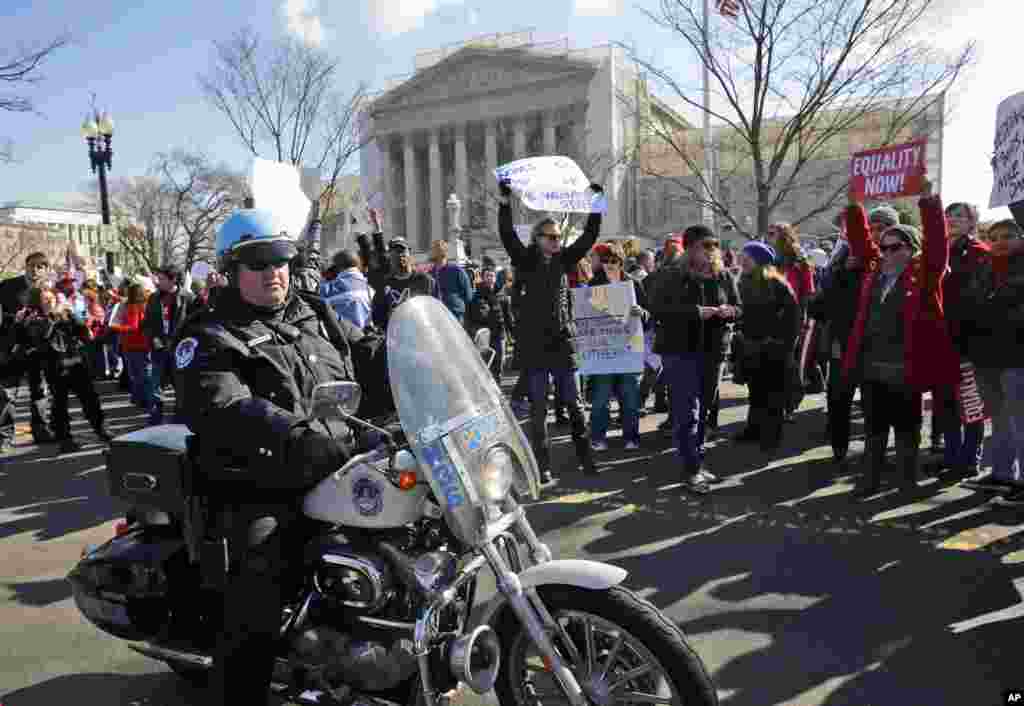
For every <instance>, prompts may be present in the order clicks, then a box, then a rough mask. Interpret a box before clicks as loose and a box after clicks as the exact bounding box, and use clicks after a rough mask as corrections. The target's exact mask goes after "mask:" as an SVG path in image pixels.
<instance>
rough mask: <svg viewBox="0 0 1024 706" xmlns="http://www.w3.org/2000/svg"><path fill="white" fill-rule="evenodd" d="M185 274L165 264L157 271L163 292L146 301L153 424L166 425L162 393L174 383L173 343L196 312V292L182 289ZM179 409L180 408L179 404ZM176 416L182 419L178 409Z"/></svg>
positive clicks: (151, 422) (143, 327)
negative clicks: (194, 311)
mask: <svg viewBox="0 0 1024 706" xmlns="http://www.w3.org/2000/svg"><path fill="white" fill-rule="evenodd" d="M182 277H183V275H182V272H181V270H180V269H178V268H177V267H175V266H173V265H165V266H164V267H161V268H160V269H158V270H157V272H156V286H157V289H158V290H159V293H158V294H157V295H155V296H152V297H150V298H149V299H148V300H147V302H146V315H145V318H144V319H143V321H142V331H143V333H145V334H146V336H148V337H149V340H150V346H151V352H150V356H151V358H152V362H153V381H154V387H155V390H156V398H155V399H154V400H153V406H152V408H151V409H150V410H149V423H150V424H163V418H164V403H163V395H162V393H161V390H162V388H163V387H164V386H166V385H169V384H172V382H173V374H174V356H173V354H172V350H171V344H172V342H173V341H174V339H175V338H176V337H177V335H178V332H179V331H180V330H181V326H182V324H184V323H185V319H186V318H187V317H188V315H189V314H190V313H191V312H192V310H193V302H192V293H191V292H187V291H185V290H184V288H183V287H182V286H181V283H182ZM175 405H176V406H179V405H178V403H177V402H175ZM175 417H176V418H177V417H178V413H177V410H175Z"/></svg>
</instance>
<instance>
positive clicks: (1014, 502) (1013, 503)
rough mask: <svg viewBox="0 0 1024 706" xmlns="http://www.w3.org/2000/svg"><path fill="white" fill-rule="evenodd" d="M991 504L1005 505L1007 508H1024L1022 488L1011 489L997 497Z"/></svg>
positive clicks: (1023, 491) (1023, 489) (1017, 486)
mask: <svg viewBox="0 0 1024 706" xmlns="http://www.w3.org/2000/svg"><path fill="white" fill-rule="evenodd" d="M992 502H993V503H994V504H996V505H1006V506H1008V507H1021V506H1024V487H1021V486H1019V485H1016V486H1014V487H1013V490H1009V491H1007V492H1005V493H1003V494H1002V495H997V496H996V497H995V498H993V499H992Z"/></svg>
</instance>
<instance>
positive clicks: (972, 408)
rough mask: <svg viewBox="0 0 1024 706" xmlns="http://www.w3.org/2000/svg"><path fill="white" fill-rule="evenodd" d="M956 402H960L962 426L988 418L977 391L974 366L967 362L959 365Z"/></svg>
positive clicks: (983, 403)
mask: <svg viewBox="0 0 1024 706" xmlns="http://www.w3.org/2000/svg"><path fill="white" fill-rule="evenodd" d="M957 400H958V401H959V402H960V419H961V421H962V422H963V423H964V424H973V423H974V422H981V421H984V420H986V419H988V418H989V415H988V412H987V411H986V410H985V401H984V400H982V399H981V392H980V391H979V390H978V380H977V377H976V375H975V372H974V366H973V365H972V364H970V363H967V362H961V363H960V385H959V386H958V388H957Z"/></svg>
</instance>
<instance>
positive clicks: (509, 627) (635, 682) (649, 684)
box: [494, 586, 718, 706]
mask: <svg viewBox="0 0 1024 706" xmlns="http://www.w3.org/2000/svg"><path fill="white" fill-rule="evenodd" d="M537 592H538V594H539V595H540V598H541V600H542V601H543V602H544V605H545V606H547V609H548V611H549V612H550V613H551V615H552V617H554V619H555V622H557V623H558V626H559V630H558V635H557V636H556V638H555V645H556V647H557V649H558V651H559V653H560V654H561V655H562V658H563V659H564V660H566V662H567V664H568V666H569V667H570V668H571V669H572V671H573V673H574V674H575V675H576V679H577V681H578V682H579V683H580V686H581V687H582V688H583V692H584V694H586V696H587V699H588V700H589V702H590V703H591V704H593V706H633V705H635V706H639V705H641V704H642V705H648V704H650V705H654V706H714V705H715V704H717V703H718V696H717V694H716V692H715V688H714V686H713V685H712V683H711V679H710V678H709V677H708V675H707V671H706V670H705V669H704V665H703V664H702V663H701V661H700V658H699V657H698V656H697V654H696V653H695V652H694V651H693V650H692V649H691V648H690V646H689V645H688V644H687V643H686V638H685V636H684V635H683V632H682V630H680V629H679V628H678V626H676V625H675V624H673V623H672V622H670V621H669V620H668V619H667V618H666V617H665V616H664V615H663V614H662V613H661V612H660V611H659V610H658V609H657V608H655V607H654V605H652V604H651V603H649V602H648V601H645V600H643V599H642V598H640V597H639V596H637V595H636V594H635V593H633V592H632V591H630V590H628V589H625V588H622V587H618V586H616V587H613V588H610V589H607V590H604V591H591V590H587V589H582V588H575V587H571V586H541V587H539V588H538V589H537ZM494 627H495V629H496V630H497V631H498V634H499V636H500V638H501V642H502V651H503V655H502V659H501V669H500V671H499V674H498V682H497V684H496V685H495V693H496V695H497V697H498V700H499V701H500V702H501V706H568V705H569V700H568V698H567V697H566V695H565V694H564V692H563V691H562V688H561V686H560V685H559V683H558V681H557V680H556V679H555V677H554V675H553V674H552V673H551V672H550V671H548V670H547V669H546V668H545V666H544V662H543V660H542V659H541V657H540V654H539V652H538V650H537V648H536V646H535V645H534V644H533V641H532V640H530V638H529V636H528V635H527V633H526V631H525V629H523V627H522V626H521V625H520V624H519V621H518V620H517V619H516V617H515V615H514V614H513V613H512V611H511V610H504V611H502V614H501V616H500V618H499V621H498V624H497V625H496V626H494Z"/></svg>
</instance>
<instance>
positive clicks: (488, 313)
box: [466, 270, 511, 385]
mask: <svg viewBox="0 0 1024 706" xmlns="http://www.w3.org/2000/svg"><path fill="white" fill-rule="evenodd" d="M497 279H498V277H497V274H496V273H495V272H494V270H484V271H483V274H482V275H481V280H480V286H479V287H477V290H476V294H474V295H473V299H472V301H470V303H469V310H468V312H467V318H466V327H467V330H468V331H469V335H470V336H476V333H477V332H478V331H480V330H481V329H486V330H487V331H489V332H490V336H491V344H490V345H491V348H492V349H493V350H494V360H492V361H491V373H492V374H493V375H494V379H495V380H496V381H497V382H498V384H499V385H500V384H501V369H502V361H503V360H504V355H505V326H506V321H508V320H509V319H510V318H511V311H510V304H509V301H508V297H507V296H505V295H504V294H500V293H499V292H497V291H495V284H496V283H497Z"/></svg>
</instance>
